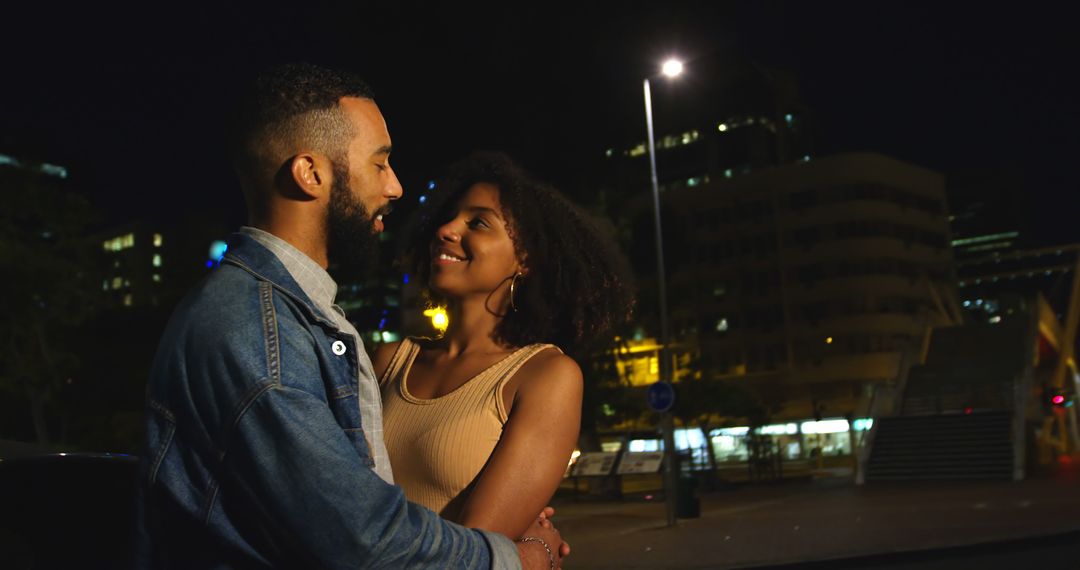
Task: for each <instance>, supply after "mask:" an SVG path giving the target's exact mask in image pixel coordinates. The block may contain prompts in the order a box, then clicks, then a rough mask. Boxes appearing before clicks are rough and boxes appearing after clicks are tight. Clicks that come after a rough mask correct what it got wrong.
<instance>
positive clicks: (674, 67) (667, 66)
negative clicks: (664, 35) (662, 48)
mask: <svg viewBox="0 0 1080 570" xmlns="http://www.w3.org/2000/svg"><path fill="white" fill-rule="evenodd" d="M682 70H683V65H682V62H681V61H679V60H677V59H674V58H672V59H669V60H667V61H665V62H664V66H663V67H662V68H660V71H661V73H663V74H664V75H666V76H668V77H676V76H678V75H679V74H681V73H682Z"/></svg>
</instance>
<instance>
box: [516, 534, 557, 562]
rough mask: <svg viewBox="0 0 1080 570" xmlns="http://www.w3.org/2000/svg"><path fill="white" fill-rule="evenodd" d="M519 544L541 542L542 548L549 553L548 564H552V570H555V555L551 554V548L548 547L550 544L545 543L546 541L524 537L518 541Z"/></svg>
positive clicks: (536, 537) (535, 537) (534, 537)
mask: <svg viewBox="0 0 1080 570" xmlns="http://www.w3.org/2000/svg"><path fill="white" fill-rule="evenodd" d="M518 542H539V543H540V546H543V547H544V550H546V551H547V555H548V562H549V563H550V564H551V570H555V555H554V554H552V553H551V547H550V546H548V543H546V542H544V539H542V538H540V537H538V536H523V537H521V538H519V539H518Z"/></svg>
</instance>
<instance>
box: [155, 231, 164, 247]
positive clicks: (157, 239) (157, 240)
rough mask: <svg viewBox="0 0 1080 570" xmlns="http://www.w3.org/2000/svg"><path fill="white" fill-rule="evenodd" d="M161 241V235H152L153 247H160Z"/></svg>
mask: <svg viewBox="0 0 1080 570" xmlns="http://www.w3.org/2000/svg"><path fill="white" fill-rule="evenodd" d="M162 241H163V240H162V238H161V234H154V247H161V242H162Z"/></svg>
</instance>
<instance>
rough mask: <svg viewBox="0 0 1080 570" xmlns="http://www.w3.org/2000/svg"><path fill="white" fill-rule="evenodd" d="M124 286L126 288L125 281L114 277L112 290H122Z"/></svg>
mask: <svg viewBox="0 0 1080 570" xmlns="http://www.w3.org/2000/svg"><path fill="white" fill-rule="evenodd" d="M123 286H124V280H123V279H121V278H120V277H113V280H112V288H113V289H114V290H115V289H119V288H121V287H123Z"/></svg>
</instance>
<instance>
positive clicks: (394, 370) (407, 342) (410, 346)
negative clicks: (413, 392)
mask: <svg viewBox="0 0 1080 570" xmlns="http://www.w3.org/2000/svg"><path fill="white" fill-rule="evenodd" d="M419 353H420V344H419V343H417V342H414V341H413V340H412V339H411V338H409V337H405V338H403V339H401V344H399V345H398V347H397V350H395V351H394V355H393V356H391V357H390V363H389V364H387V365H386V371H385V372H383V375H382V378H379V386H385V385H387V384H391V383H394V382H400V381H401V376H402V374H403V373H405V372H406V371H408V370H409V365H410V364H412V361H413V360H414V359H415V358H416V355H417V354H419Z"/></svg>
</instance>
